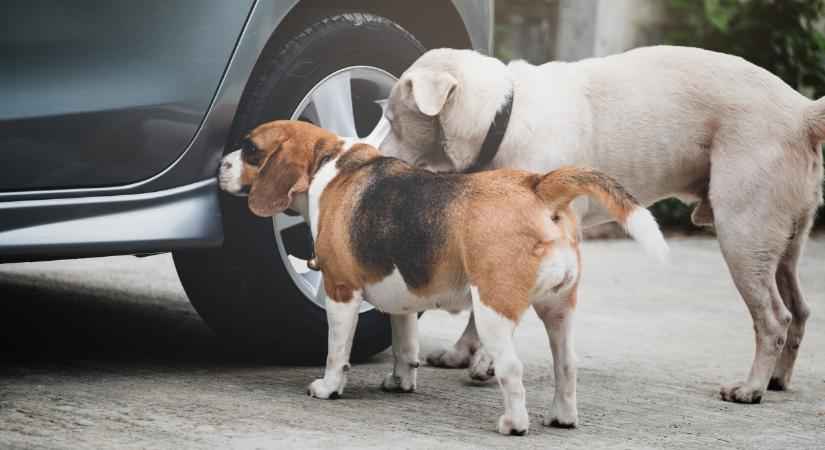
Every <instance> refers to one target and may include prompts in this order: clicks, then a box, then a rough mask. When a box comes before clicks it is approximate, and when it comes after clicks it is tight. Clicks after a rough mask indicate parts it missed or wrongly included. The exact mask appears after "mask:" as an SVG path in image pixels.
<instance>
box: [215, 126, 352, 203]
mask: <svg viewBox="0 0 825 450" xmlns="http://www.w3.org/2000/svg"><path fill="white" fill-rule="evenodd" d="M340 150H341V139H340V138H339V137H338V136H336V135H334V134H332V133H330V132H328V131H325V130H323V129H321V128H318V127H316V126H315V125H312V124H309V123H305V122H297V121H287V120H280V121H275V122H269V123H265V124H263V125H260V126H258V127H257V128H255V129H254V130H252V132H251V133H249V134H248V135H247V137H246V138H245V140H244V142H243V144H242V146H241V148H240V149H239V150H236V151H234V152H232V153H230V154H228V155H226V156H224V157H223V159H222V160H221V165H220V170H219V172H218V180H219V182H220V187H221V189H222V190H224V191H226V192H228V193H230V194H232V195H237V196H244V195H248V196H249V199H248V201H249V209H250V210H251V211H252V212H253V213H255V215H258V216H261V217H270V216H273V215H275V214H278V213H280V212H283V211H284V210H286V209H287V208H289V206H290V204H292V202H293V200H295V198H296V196H298V195H300V194H303V193H306V191H307V189H309V183H310V181H311V180H312V177H313V176H314V175H315V173H316V172H317V171H318V169H319V168H320V167H321V166H323V165H324V163H325V162H327V161H328V160H330V159H331V158H334V157H335V156H336V155H337V154H338V153H339V152H340Z"/></svg>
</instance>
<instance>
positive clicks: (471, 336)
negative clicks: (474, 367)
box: [427, 311, 481, 368]
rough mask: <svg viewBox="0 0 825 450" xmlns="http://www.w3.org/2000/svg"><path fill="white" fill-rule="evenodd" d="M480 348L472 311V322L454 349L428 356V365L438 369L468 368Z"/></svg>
mask: <svg viewBox="0 0 825 450" xmlns="http://www.w3.org/2000/svg"><path fill="white" fill-rule="evenodd" d="M479 346H481V342H480V341H479V340H478V332H476V323H475V320H473V312H472V311H470V321H469V322H467V327H466V328H464V332H463V333H462V334H461V337H460V338H459V339H458V341H457V342H456V343H455V344H454V345H453V348H452V349H449V350H448V349H439V350H436V351H434V352H432V353H430V354H429V355H427V363H428V364H431V365H433V366H437V367H449V368H458V367H467V366H468V365H470V359H471V358H472V357H473V355H474V354H475V353H476V350H478V348H479Z"/></svg>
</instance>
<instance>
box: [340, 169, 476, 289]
mask: <svg viewBox="0 0 825 450" xmlns="http://www.w3.org/2000/svg"><path fill="white" fill-rule="evenodd" d="M362 169H365V170H369V171H370V173H369V176H368V179H369V181H368V184H367V186H366V187H365V189H364V192H363V194H362V196H361V198H360V200H359V202H358V205H357V207H356V211H355V214H354V215H353V216H352V222H351V223H350V227H349V229H350V233H351V242H352V248H353V251H354V253H355V256H356V257H357V258H358V260H359V261H360V262H361V264H363V265H364V266H365V268H367V269H368V270H370V271H373V272H376V273H379V274H381V275H382V276H387V275H389V274H390V273H392V271H393V268H394V267H397V268H398V271H399V272H400V273H401V276H402V277H403V278H404V281H405V282H406V284H407V286H409V287H410V288H423V287H425V286H427V285H428V284H429V283H430V281H431V279H432V276H433V267H434V265H435V262H436V261H437V260H438V257H439V250H440V249H441V248H443V246H444V245H445V243H446V240H447V233H448V223H447V212H448V211H449V207H450V204H451V202H452V201H453V200H454V199H455V198H456V196H457V195H458V194H459V193H460V192H461V190H462V188H463V187H464V177H463V176H462V175H460V174H437V173H432V172H429V171H426V170H423V169H419V168H417V167H413V166H410V165H408V164H406V163H404V162H402V161H400V160H398V159H395V158H388V157H379V158H375V159H372V160H370V161H369V162H367V163H366V164H365V165H364V166H362Z"/></svg>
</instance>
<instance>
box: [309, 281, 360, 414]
mask: <svg viewBox="0 0 825 450" xmlns="http://www.w3.org/2000/svg"><path fill="white" fill-rule="evenodd" d="M361 300H362V297H361V292H360V291H356V292H354V293H353V298H352V299H350V301H348V302H336V301H334V300H332V299H331V298H329V297H327V305H326V306H327V323H328V324H329V338H328V341H327V342H328V344H327V366H326V370H325V371H324V378H322V379H318V380H315V381H313V382H312V384H310V385H309V389H308V394H309V395H310V396H312V397H315V398H322V399H331V400H334V399H336V398H338V397H340V396H341V395H342V394H343V393H344V386H345V385H346V384H347V373H348V372H349V370H350V364H349V355H350V350H351V349H352V338H353V337H354V336H355V326H356V325H357V324H358V310H359V308H360V307H361Z"/></svg>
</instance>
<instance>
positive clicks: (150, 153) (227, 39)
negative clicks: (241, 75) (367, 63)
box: [0, 0, 253, 190]
mask: <svg viewBox="0 0 825 450" xmlns="http://www.w3.org/2000/svg"><path fill="white" fill-rule="evenodd" d="M252 4H253V0H202V1H198V2H186V1H181V2H177V1H176V2H169V1H166V0H144V1H140V2H133V1H129V0H114V1H107V2H101V1H98V0H78V1H72V2H66V1H62V0H34V1H32V0H8V1H4V2H2V4H0V17H3V19H2V21H1V22H0V23H3V26H0V43H2V44H1V45H2V47H0V48H2V50H0V52H1V53H2V61H3V65H4V69H3V70H2V71H0V98H2V99H3V106H2V107H0V190H12V189H14V190H30V189H43V188H55V187H85V186H107V185H121V184H125V183H131V182H135V181H138V180H142V179H145V178H148V177H150V176H152V175H155V174H156V173H158V172H160V171H161V170H163V169H164V168H166V167H168V166H169V165H170V164H171V163H172V162H173V161H174V160H175V159H176V158H177V157H178V156H179V155H180V154H181V153H183V151H184V150H186V147H187V146H188V144H189V143H190V142H191V140H192V137H193V136H194V135H195V132H196V131H197V130H198V128H199V126H200V124H201V122H202V121H203V117H204V115H205V113H206V111H207V108H208V107H209V104H210V103H211V102H212V98H213V97H214V95H215V91H216V90H217V87H218V84H219V83H220V81H221V78H222V77H223V74H224V70H225V69H226V66H227V62H228V61H229V58H230V57H231V55H232V51H233V49H234V48H235V44H236V43H237V41H238V38H239V36H240V34H241V31H242V29H243V26H244V23H245V21H246V19H247V16H248V15H249V12H250V8H251V7H252Z"/></svg>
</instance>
